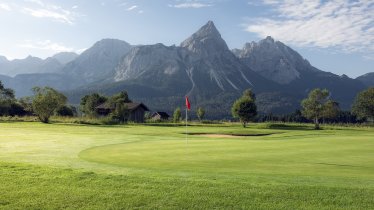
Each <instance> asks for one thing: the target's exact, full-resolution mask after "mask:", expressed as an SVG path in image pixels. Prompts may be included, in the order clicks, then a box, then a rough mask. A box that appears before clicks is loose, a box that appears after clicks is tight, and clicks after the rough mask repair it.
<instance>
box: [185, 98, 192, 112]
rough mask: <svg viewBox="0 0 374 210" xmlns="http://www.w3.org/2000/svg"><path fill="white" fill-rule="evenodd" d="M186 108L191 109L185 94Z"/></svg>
mask: <svg viewBox="0 0 374 210" xmlns="http://www.w3.org/2000/svg"><path fill="white" fill-rule="evenodd" d="M186 108H187V109H188V110H190V109H191V104H190V101H188V97H187V96H186Z"/></svg>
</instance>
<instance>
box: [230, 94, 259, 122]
mask: <svg viewBox="0 0 374 210" xmlns="http://www.w3.org/2000/svg"><path fill="white" fill-rule="evenodd" d="M255 100H256V96H255V94H254V93H253V92H252V91H251V90H250V89H248V90H245V91H244V92H243V96H242V97H240V98H239V99H238V100H236V101H235V102H234V104H233V106H232V108H231V113H232V116H233V117H234V118H239V120H240V122H241V123H242V125H243V127H246V126H247V123H248V122H249V121H251V120H253V119H254V117H255V116H256V115H257V106H256V104H255Z"/></svg>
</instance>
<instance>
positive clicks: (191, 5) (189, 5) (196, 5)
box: [169, 2, 213, 9]
mask: <svg viewBox="0 0 374 210" xmlns="http://www.w3.org/2000/svg"><path fill="white" fill-rule="evenodd" d="M211 6H213V5H211V4H204V3H199V2H187V3H181V4H174V5H171V4H169V7H174V8H179V9H181V8H195V9H199V8H203V7H211Z"/></svg>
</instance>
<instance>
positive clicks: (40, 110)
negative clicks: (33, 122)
mask: <svg viewBox="0 0 374 210" xmlns="http://www.w3.org/2000/svg"><path fill="white" fill-rule="evenodd" d="M33 91H34V97H33V100H32V108H33V111H34V113H35V114H36V115H37V116H38V118H39V119H40V121H41V122H43V123H48V122H49V118H50V117H51V116H52V115H53V113H54V112H55V110H56V109H57V108H58V107H60V106H63V105H65V104H66V97H65V96H64V95H63V94H62V93H59V92H58V91H56V90H55V89H53V88H50V87H34V88H33Z"/></svg>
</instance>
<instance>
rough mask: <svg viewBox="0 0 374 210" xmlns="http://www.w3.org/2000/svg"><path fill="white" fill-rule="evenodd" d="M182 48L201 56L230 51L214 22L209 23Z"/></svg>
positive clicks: (184, 42)
mask: <svg viewBox="0 0 374 210" xmlns="http://www.w3.org/2000/svg"><path fill="white" fill-rule="evenodd" d="M180 46H181V47H183V48H186V49H188V50H189V51H192V52H195V53H198V54H200V55H204V54H209V53H216V52H222V51H225V50H228V47H227V44H226V42H225V41H224V40H223V39H222V37H221V34H220V33H219V31H218V30H217V28H216V26H215V25H214V23H213V21H208V23H206V24H205V25H204V26H202V27H201V28H200V29H199V30H198V31H197V32H195V33H194V34H192V35H191V36H190V37H189V38H187V39H186V40H185V41H183V42H182V43H181V45H180Z"/></svg>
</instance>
